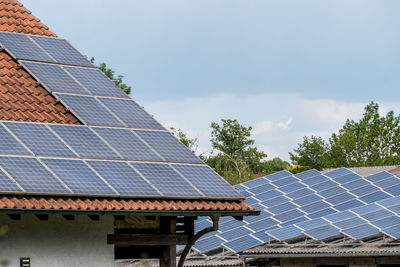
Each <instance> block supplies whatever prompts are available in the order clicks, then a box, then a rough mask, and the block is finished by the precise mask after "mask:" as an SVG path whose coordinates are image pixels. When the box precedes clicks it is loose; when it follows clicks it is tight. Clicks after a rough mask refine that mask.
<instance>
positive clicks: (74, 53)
mask: <svg viewBox="0 0 400 267" xmlns="http://www.w3.org/2000/svg"><path fill="white" fill-rule="evenodd" d="M29 37H30V38H31V39H32V40H33V41H34V42H35V43H37V44H38V45H39V46H40V47H41V48H42V49H43V50H44V51H46V53H48V54H49V55H50V56H51V57H52V58H54V59H55V61H56V62H58V63H62V64H70V65H78V66H86V67H94V66H93V65H92V64H91V63H90V62H89V61H88V60H87V59H86V58H85V57H84V56H83V55H82V54H81V53H80V52H79V51H78V50H76V49H75V48H74V47H73V46H72V45H71V44H70V43H69V42H68V41H67V40H65V39H61V38H55V37H50V36H42V35H29Z"/></svg>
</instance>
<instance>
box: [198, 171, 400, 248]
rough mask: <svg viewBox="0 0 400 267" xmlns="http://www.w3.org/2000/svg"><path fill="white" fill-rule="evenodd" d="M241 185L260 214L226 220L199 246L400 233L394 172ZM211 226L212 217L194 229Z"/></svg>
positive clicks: (287, 177) (314, 174)
mask: <svg viewBox="0 0 400 267" xmlns="http://www.w3.org/2000/svg"><path fill="white" fill-rule="evenodd" d="M236 188H237V189H238V190H239V192H240V193H241V194H242V195H245V196H246V202H248V203H250V204H252V206H253V207H254V208H256V209H257V210H261V214H260V216H254V217H245V218H244V220H243V221H235V220H233V219H231V218H230V219H223V220H222V221H221V224H220V229H219V231H217V232H214V233H210V234H209V235H206V236H205V237H203V238H201V239H200V240H199V244H200V245H199V244H197V243H196V244H195V245H194V249H196V250H197V251H199V252H206V251H209V250H212V249H215V248H218V247H220V246H223V247H225V248H226V249H228V250H231V251H232V252H240V251H243V250H245V249H249V248H251V247H254V246H258V245H261V244H263V243H266V242H270V241H274V242H285V241H291V240H299V239H304V238H311V239H314V240H318V241H326V240H330V239H335V238H342V237H347V238H351V239H354V240H360V239H366V238H371V237H373V236H375V235H386V236H390V237H393V238H398V237H399V236H400V227H399V225H400V190H399V188H400V177H398V176H396V175H393V174H391V173H389V172H380V173H377V174H374V175H371V176H367V177H361V176H359V175H357V174H356V173H354V172H352V171H350V170H349V169H346V168H339V169H336V170H333V171H330V172H328V173H325V174H323V173H320V172H318V171H316V170H309V171H306V172H303V173H299V174H295V175H293V174H291V173H289V172H287V171H281V172H278V173H274V174H271V175H268V176H265V177H262V178H258V179H255V180H251V181H248V182H245V183H242V184H239V185H237V186H236ZM210 224H211V221H210V219H208V218H206V217H200V218H199V221H197V222H196V223H195V228H196V230H197V231H198V230H201V229H202V228H203V226H204V225H210ZM217 241H219V242H217Z"/></svg>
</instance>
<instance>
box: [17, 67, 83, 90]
mask: <svg viewBox="0 0 400 267" xmlns="http://www.w3.org/2000/svg"><path fill="white" fill-rule="evenodd" d="M21 63H22V64H23V66H24V67H25V68H26V69H27V70H28V71H29V72H30V73H31V74H32V75H33V76H34V77H35V79H36V80H38V81H39V82H41V83H42V84H43V85H44V86H45V88H46V89H47V90H49V91H50V92H56V93H77V94H84V95H88V94H89V93H88V91H86V90H85V89H84V88H83V87H82V86H80V85H79V84H78V83H77V82H75V81H74V79H73V78H71V76H69V75H68V73H66V72H65V71H64V70H63V68H62V67H61V66H60V65H53V64H45V63H37V62H28V61H21Z"/></svg>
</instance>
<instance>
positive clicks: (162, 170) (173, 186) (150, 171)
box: [130, 162, 201, 196]
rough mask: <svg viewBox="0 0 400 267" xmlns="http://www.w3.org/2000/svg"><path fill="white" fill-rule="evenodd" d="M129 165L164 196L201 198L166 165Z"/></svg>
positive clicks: (132, 163)
mask: <svg viewBox="0 0 400 267" xmlns="http://www.w3.org/2000/svg"><path fill="white" fill-rule="evenodd" d="M130 164H131V165H132V166H133V167H134V168H135V169H136V170H138V171H139V173H141V174H142V175H143V176H144V177H145V178H146V179H147V180H148V181H149V182H150V183H151V184H152V185H154V186H155V187H156V188H157V189H158V190H159V191H161V193H163V195H165V196H201V194H200V193H199V192H198V191H197V190H196V189H195V188H194V187H193V186H192V185H190V184H189V183H188V182H187V181H186V180H185V179H183V178H182V176H180V175H179V174H178V173H177V172H176V171H175V170H174V169H172V168H171V166H169V165H168V164H161V163H135V162H131V163H130Z"/></svg>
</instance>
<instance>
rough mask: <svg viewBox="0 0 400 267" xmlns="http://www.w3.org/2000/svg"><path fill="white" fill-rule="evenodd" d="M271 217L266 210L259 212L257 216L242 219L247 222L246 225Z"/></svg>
mask: <svg viewBox="0 0 400 267" xmlns="http://www.w3.org/2000/svg"><path fill="white" fill-rule="evenodd" d="M271 216H272V213H270V212H268V211H266V210H261V213H260V215H258V216H247V217H245V218H244V221H245V222H247V223H253V222H257V221H260V220H264V219H267V218H269V217H271Z"/></svg>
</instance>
